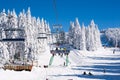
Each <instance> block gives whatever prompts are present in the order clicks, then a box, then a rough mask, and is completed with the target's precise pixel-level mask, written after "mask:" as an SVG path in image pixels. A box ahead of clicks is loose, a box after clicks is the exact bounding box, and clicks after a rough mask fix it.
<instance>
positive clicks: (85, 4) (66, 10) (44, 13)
mask: <svg viewBox="0 0 120 80" xmlns="http://www.w3.org/2000/svg"><path fill="white" fill-rule="evenodd" d="M53 1H54V0H0V11H2V9H3V8H4V9H6V10H8V9H10V10H12V9H15V10H16V12H17V13H19V12H20V11H22V10H23V9H25V10H27V8H28V7H30V8H31V14H32V16H35V17H40V18H44V19H46V20H47V21H48V22H49V23H50V25H51V26H52V25H53V24H62V25H63V28H64V30H65V31H68V29H69V26H70V21H74V20H75V18H76V17H78V19H79V22H80V24H82V23H83V22H84V24H85V25H86V26H87V25H88V24H89V23H90V21H91V20H92V19H94V21H95V23H96V24H97V25H98V27H99V29H106V28H109V27H120V0H55V1H56V11H57V14H58V18H57V20H56V13H55V9H54V5H53Z"/></svg>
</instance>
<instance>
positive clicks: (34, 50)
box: [0, 8, 51, 62]
mask: <svg viewBox="0 0 120 80" xmlns="http://www.w3.org/2000/svg"><path fill="white" fill-rule="evenodd" d="M6 29H9V30H13V31H5V30H6ZM17 29H19V30H23V31H17ZM41 33H42V34H44V36H46V37H48V38H47V39H42V38H39V39H38V37H42V36H41V35H42V34H41ZM50 33H51V30H50V27H49V23H47V22H46V21H45V20H44V19H41V20H40V18H37V19H36V18H35V17H32V16H31V11H30V8H28V11H27V12H26V13H25V11H24V10H23V11H22V12H20V14H19V15H18V16H17V14H16V12H15V10H13V11H9V10H8V12H7V13H6V12H5V9H3V11H2V12H1V13H0V62H3V60H4V61H5V62H9V60H10V59H12V60H16V59H19V60H35V59H37V56H38V55H39V54H41V53H42V52H43V51H45V50H46V46H47V43H50V41H51V37H50V36H48V35H47V34H50ZM15 38H24V39H25V41H23V42H22V41H7V42H4V41H2V40H3V39H15Z"/></svg>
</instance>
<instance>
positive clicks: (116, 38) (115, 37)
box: [105, 28, 120, 47]
mask: <svg viewBox="0 0 120 80" xmlns="http://www.w3.org/2000/svg"><path fill="white" fill-rule="evenodd" d="M105 36H106V37H107V39H108V42H109V45H110V46H114V47H120V28H109V29H107V30H106V31H105Z"/></svg>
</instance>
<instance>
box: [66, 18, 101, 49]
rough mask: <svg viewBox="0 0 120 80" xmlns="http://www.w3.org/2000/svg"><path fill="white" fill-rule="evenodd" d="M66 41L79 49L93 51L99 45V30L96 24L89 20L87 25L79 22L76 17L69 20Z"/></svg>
mask: <svg viewBox="0 0 120 80" xmlns="http://www.w3.org/2000/svg"><path fill="white" fill-rule="evenodd" d="M68 43H69V44H70V45H72V46H73V47H75V48H76V49H79V50H88V51H94V50H97V49H98V48H100V47H101V40H100V32H99V29H98V26H97V25H96V24H95V23H94V20H92V21H91V23H90V25H88V27H85V25H84V24H82V26H81V25H80V24H79V21H78V18H76V20H75V22H70V28H69V32H68Z"/></svg>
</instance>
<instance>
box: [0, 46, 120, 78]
mask: <svg viewBox="0 0 120 80" xmlns="http://www.w3.org/2000/svg"><path fill="white" fill-rule="evenodd" d="M51 56H52V55H51V54H50V52H49V51H46V53H44V54H41V56H39V61H38V63H39V64H38V65H39V66H34V67H33V69H32V71H31V72H29V71H20V72H18V71H10V70H6V71H5V70H3V69H0V80H18V79H19V80H120V50H119V49H118V50H117V51H116V52H115V53H114V54H113V48H105V49H99V50H98V51H94V52H92V51H91V52H88V51H79V50H75V49H72V50H71V51H70V54H69V66H68V67H64V66H63V63H64V62H65V56H63V57H60V56H57V55H56V56H55V57H54V61H53V64H52V65H51V66H49V67H48V68H44V67H43V65H47V64H49V60H50V57H51ZM83 72H86V73H87V74H86V75H83ZM89 72H90V73H92V75H88V73H89Z"/></svg>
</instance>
